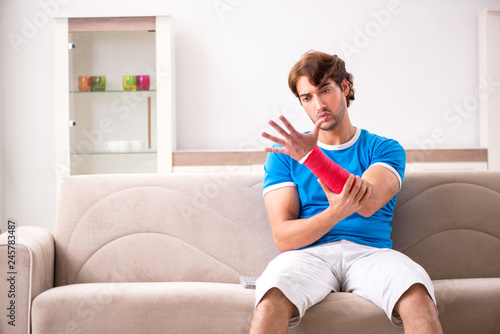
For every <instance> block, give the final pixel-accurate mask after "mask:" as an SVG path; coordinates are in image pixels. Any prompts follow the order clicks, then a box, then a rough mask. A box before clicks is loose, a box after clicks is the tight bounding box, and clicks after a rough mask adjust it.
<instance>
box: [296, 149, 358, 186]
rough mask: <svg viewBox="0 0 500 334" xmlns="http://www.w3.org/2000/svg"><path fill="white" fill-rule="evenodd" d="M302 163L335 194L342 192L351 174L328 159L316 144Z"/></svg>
mask: <svg viewBox="0 0 500 334" xmlns="http://www.w3.org/2000/svg"><path fill="white" fill-rule="evenodd" d="M303 164H304V166H307V167H308V168H309V169H310V170H311V172H313V174H314V175H316V176H317V177H318V178H319V179H320V180H321V181H323V183H324V184H326V186H327V187H328V188H329V189H330V190H331V191H333V192H334V193H336V194H340V193H341V192H342V189H343V188H344V184H345V182H346V181H347V179H348V178H349V175H351V173H349V172H348V171H346V170H345V169H343V168H342V167H340V166H339V165H337V164H336V163H335V162H333V161H332V160H330V159H329V158H328V157H327V156H326V155H325V154H324V153H323V152H322V151H321V149H320V148H319V147H318V146H316V147H315V148H314V149H313V150H312V151H311V152H310V153H309V156H307V158H306V159H305V161H304V162H303Z"/></svg>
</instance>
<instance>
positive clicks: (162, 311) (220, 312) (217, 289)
mask: <svg viewBox="0 0 500 334" xmlns="http://www.w3.org/2000/svg"><path fill="white" fill-rule="evenodd" d="M254 300H255V298H254V290H249V289H245V288H243V287H241V286H240V285H239V284H224V283H188V282H182V283H91V284H73V285H67V286H62V287H57V288H54V289H50V290H48V291H46V292H44V293H42V294H41V295H39V296H38V297H37V298H36V299H35V300H34V302H33V319H32V328H33V334H59V333H107V334H127V333H130V334H136V333H148V334H156V333H157V334H164V333H205V334H210V333H214V334H215V333H227V329H228V328H231V329H234V331H231V333H245V332H248V329H249V326H250V321H251V319H252V316H253V303H254Z"/></svg>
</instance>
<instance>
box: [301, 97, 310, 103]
mask: <svg viewBox="0 0 500 334" xmlns="http://www.w3.org/2000/svg"><path fill="white" fill-rule="evenodd" d="M310 99H311V98H310V97H309V96H305V97H303V98H302V102H309V100H310Z"/></svg>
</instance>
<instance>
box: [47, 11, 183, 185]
mask: <svg viewBox="0 0 500 334" xmlns="http://www.w3.org/2000/svg"><path fill="white" fill-rule="evenodd" d="M173 44H174V43H173V27H172V19H171V17H169V16H137V17H58V18H56V19H55V63H56V66H55V67H56V73H55V93H56V95H55V99H56V113H55V114H56V120H55V121H56V134H55V136H56V159H55V163H54V168H55V170H56V173H57V179H58V180H60V179H61V178H62V177H64V176H67V175H78V174H103V173H106V174H107V173H170V172H172V153H173V151H174V150H175V103H174V96H175V94H174V84H173V83H174V59H173V57H174V51H173V47H174V45H173ZM124 75H131V76H135V75H147V76H149V79H150V87H149V89H147V90H135V91H125V90H124V88H123V85H122V77H123V76H124ZM80 76H106V88H105V90H104V91H81V88H79V85H78V77H80Z"/></svg>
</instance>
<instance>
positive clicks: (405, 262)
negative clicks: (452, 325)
mask: <svg viewBox="0 0 500 334" xmlns="http://www.w3.org/2000/svg"><path fill="white" fill-rule="evenodd" d="M361 247H364V246H361ZM350 260H351V261H350V262H351V263H350V264H348V267H347V268H346V272H345V281H344V285H343V287H342V289H343V290H344V291H348V292H352V293H355V294H357V295H359V296H361V297H363V298H365V299H368V300H370V301H371V302H373V303H374V304H376V305H377V306H379V307H380V308H381V309H382V310H384V312H385V313H386V314H387V316H388V318H389V319H391V321H392V322H393V323H394V324H395V325H398V326H400V325H401V319H400V318H399V316H398V315H397V314H394V312H393V310H394V306H395V305H396V303H397V301H398V300H399V298H401V296H402V295H403V293H404V292H405V291H406V290H408V289H409V288H410V287H411V286H412V285H413V284H416V283H420V284H422V285H424V286H425V287H426V288H427V291H428V292H429V295H430V296H431V298H432V299H433V300H434V302H435V297H434V287H433V284H432V281H431V279H430V278H429V275H428V274H427V272H426V271H425V270H424V269H423V268H422V267H421V266H420V265H419V264H418V263H416V262H414V261H413V260H412V259H410V258H409V257H408V256H406V255H404V254H403V253H400V252H398V251H395V250H392V249H372V250H369V251H367V252H366V253H365V254H364V255H362V256H359V254H357V255H356V257H354V258H351V259H350Z"/></svg>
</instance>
